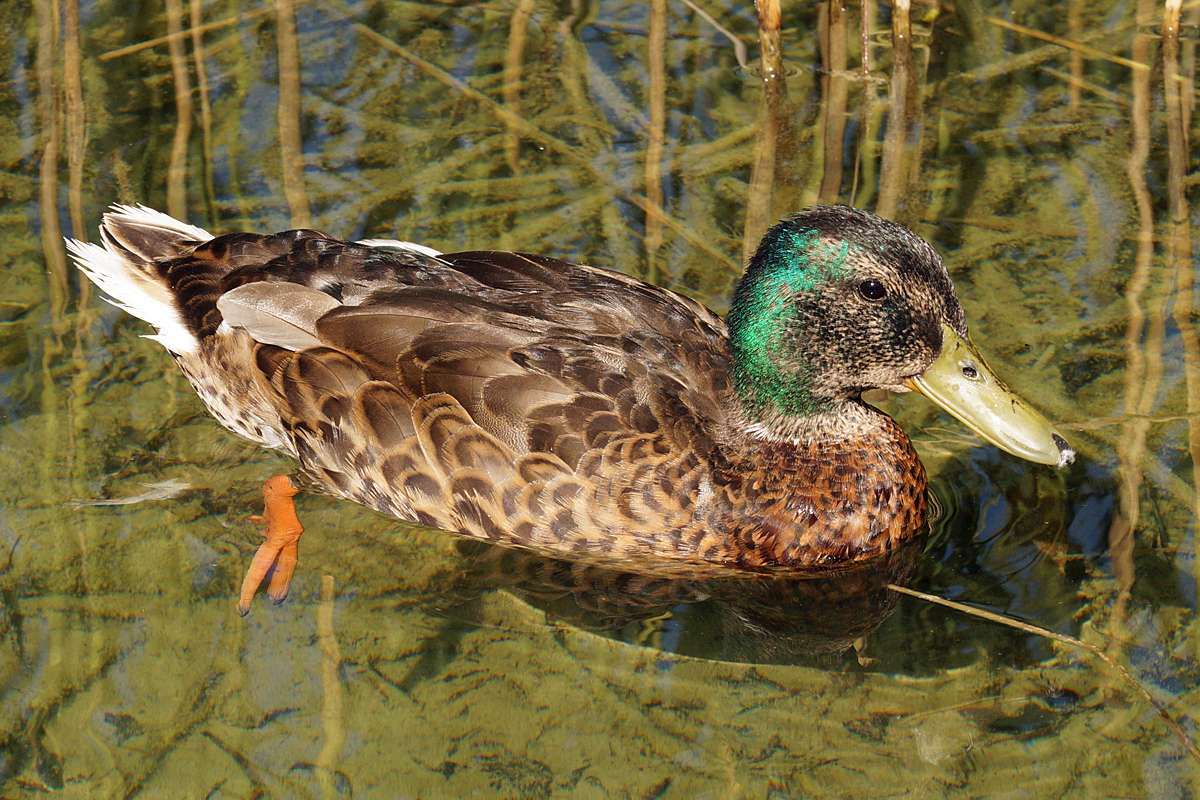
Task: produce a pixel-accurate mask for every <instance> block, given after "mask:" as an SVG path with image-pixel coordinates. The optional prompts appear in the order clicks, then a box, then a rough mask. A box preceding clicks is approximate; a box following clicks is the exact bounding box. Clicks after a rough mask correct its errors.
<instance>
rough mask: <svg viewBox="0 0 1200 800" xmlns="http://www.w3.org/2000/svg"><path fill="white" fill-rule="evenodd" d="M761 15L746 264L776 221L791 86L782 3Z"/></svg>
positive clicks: (766, 2) (766, 6)
mask: <svg viewBox="0 0 1200 800" xmlns="http://www.w3.org/2000/svg"><path fill="white" fill-rule="evenodd" d="M754 8H755V10H756V11H757V13H758V44H759V53H760V56H761V61H760V67H759V68H760V69H761V71H762V74H761V75H760V78H761V80H762V88H763V95H762V103H761V105H760V106H759V129H758V135H757V136H756V137H755V140H754V161H753V166H752V167H751V168H750V185H749V186H748V187H747V190H746V220H745V223H744V226H743V229H742V263H743V264H744V263H746V262H747V261H749V260H750V257H751V256H752V255H754V251H755V249H756V248H757V247H758V240H759V239H761V238H762V235H763V233H764V232H766V230H767V227H768V226H769V225H770V224H771V223H772V222H773V221H774V220H773V219H772V208H773V200H774V194H775V165H776V160H777V151H778V150H779V143H780V139H781V138H782V137H783V136H784V135H785V132H784V130H783V129H784V127H785V126H787V125H788V124H789V122H788V120H787V119H786V118H785V108H786V105H787V83H786V82H785V71H784V65H783V50H782V48H781V44H780V27H781V25H782V24H783V12H782V10H781V9H780V7H779V0H755V3H754Z"/></svg>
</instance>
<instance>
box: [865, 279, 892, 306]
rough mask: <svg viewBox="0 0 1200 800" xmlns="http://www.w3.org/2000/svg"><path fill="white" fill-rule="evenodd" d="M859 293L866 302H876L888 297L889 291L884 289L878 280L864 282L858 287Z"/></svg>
mask: <svg viewBox="0 0 1200 800" xmlns="http://www.w3.org/2000/svg"><path fill="white" fill-rule="evenodd" d="M858 293H859V294H860V295H862V297H863V299H864V300H870V301H872V302H876V301H878V300H882V299H883V298H885V297H887V289H885V288H883V284H882V283H880V282H879V281H876V280H870V281H863V282H862V283H860V284H859V285H858Z"/></svg>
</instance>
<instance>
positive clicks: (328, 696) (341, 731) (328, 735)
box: [316, 575, 346, 797]
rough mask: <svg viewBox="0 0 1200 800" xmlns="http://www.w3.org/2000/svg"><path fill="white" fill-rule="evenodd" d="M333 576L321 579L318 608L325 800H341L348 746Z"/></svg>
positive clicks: (320, 768)
mask: <svg viewBox="0 0 1200 800" xmlns="http://www.w3.org/2000/svg"><path fill="white" fill-rule="evenodd" d="M333 609H334V594H333V576H332V575H322V576H321V603H320V605H318V606H317V640H318V643H319V644H320V646H321V738H322V742H321V752H320V753H318V754H317V760H316V766H317V770H316V772H317V781H318V782H319V784H320V786H321V796H322V797H337V796H338V792H337V790H336V783H335V780H334V779H335V777H336V775H337V763H338V758H339V757H340V756H341V754H342V747H343V746H344V745H345V743H346V722H345V719H344V718H343V717H344V714H343V710H342V706H343V703H342V682H341V676H340V675H339V671H340V669H341V665H342V651H341V648H339V647H338V641H337V632H336V631H335V630H334V627H333Z"/></svg>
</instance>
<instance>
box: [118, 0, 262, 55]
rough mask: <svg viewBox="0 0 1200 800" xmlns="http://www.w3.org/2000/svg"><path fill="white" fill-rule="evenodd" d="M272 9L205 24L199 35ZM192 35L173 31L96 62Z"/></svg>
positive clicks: (258, 10)
mask: <svg viewBox="0 0 1200 800" xmlns="http://www.w3.org/2000/svg"><path fill="white" fill-rule="evenodd" d="M272 8H273V6H263V7H262V8H256V9H254V10H253V11H247V12H246V13H245V14H234V15H233V16H232V17H226V18H225V19H222V20H217V21H216V22H208V23H205V24H204V25H201V26H200V28H199V33H208V32H209V31H215V30H220V29H221V28H228V27H229V26H231V25H237V24H238V23H239V22H245V21H247V20H251V19H254V18H255V17H261V16H263V15H265V14H269V13H271V9H272ZM192 33H193V32H192V30H186V31H185V30H179V31H172V32H170V33H168V34H167V35H166V36H156V37H154V38H153V39H146V40H145V41H142V42H137V43H135V44H131V45H126V46H125V47H118V48H117V49H116V50H109V51H108V52H106V53H101V54H100V55H98V56H97V57H96V60H97V61H112V60H113V59H114V58H121V57H122V56H128V55H132V54H133V53H140V52H141V51H142V50H148V49H149V48H151V47H158V46H159V45H160V44H167V43H168V42H171V41H174V40H176V39H182V38H183V37H185V36H189V35H192Z"/></svg>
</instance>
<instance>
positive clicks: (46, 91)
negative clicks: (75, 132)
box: [34, 0, 68, 336]
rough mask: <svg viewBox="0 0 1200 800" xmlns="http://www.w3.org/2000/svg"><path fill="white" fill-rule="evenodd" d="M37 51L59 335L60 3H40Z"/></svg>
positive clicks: (43, 191) (43, 188)
mask: <svg viewBox="0 0 1200 800" xmlns="http://www.w3.org/2000/svg"><path fill="white" fill-rule="evenodd" d="M34 9H35V11H36V13H37V21H38V24H37V51H36V53H37V54H36V57H35V61H34V63H35V67H34V70H35V72H36V75H37V114H38V127H39V128H40V129H41V142H40V144H41V151H42V157H41V160H40V162H39V163H38V215H39V219H40V221H41V233H42V255H43V256H44V257H45V259H46V280H47V282H48V284H49V290H50V291H49V300H50V319H51V325H52V327H53V328H54V329H55V332H56V336H60V335H61V333H62V330H61V327H62V320H63V314H64V313H65V311H66V307H67V287H68V279H67V256H66V253H65V251H64V250H63V244H62V224H61V222H60V221H59V215H58V159H59V153H58V150H59V147H60V146H61V142H60V137H61V132H60V126H59V115H60V113H61V109H60V108H59V103H58V86H57V82H56V80H55V75H54V66H55V62H56V60H57V59H56V58H55V49H56V48H55V43H56V41H57V40H58V15H57V13H56V11H57V4H56V3H53V2H51V0H38V2H37V3H36V4H35V5H34Z"/></svg>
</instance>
